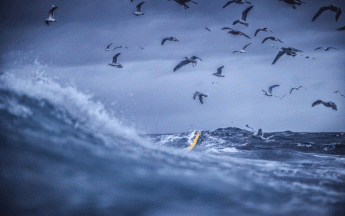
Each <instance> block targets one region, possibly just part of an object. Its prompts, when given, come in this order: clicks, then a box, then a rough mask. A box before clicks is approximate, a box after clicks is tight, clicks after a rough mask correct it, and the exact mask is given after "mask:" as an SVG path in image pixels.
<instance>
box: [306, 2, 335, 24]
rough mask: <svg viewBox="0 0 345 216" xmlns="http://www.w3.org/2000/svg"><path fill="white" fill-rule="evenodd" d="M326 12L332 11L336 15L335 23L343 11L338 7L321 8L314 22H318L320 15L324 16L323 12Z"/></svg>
mask: <svg viewBox="0 0 345 216" xmlns="http://www.w3.org/2000/svg"><path fill="white" fill-rule="evenodd" d="M326 10H331V11H332V12H335V13H336V14H335V21H336V22H337V21H338V19H339V17H340V15H341V10H340V8H339V7H337V6H335V5H329V6H325V7H321V8H320V10H319V11H318V12H317V13H316V14H315V16H314V18H313V20H312V21H314V20H316V18H318V17H319V16H320V14H322V12H324V11H326Z"/></svg>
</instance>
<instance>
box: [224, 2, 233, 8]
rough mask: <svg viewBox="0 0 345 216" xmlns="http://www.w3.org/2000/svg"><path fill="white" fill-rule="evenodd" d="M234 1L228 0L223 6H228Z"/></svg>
mask: <svg viewBox="0 0 345 216" xmlns="http://www.w3.org/2000/svg"><path fill="white" fill-rule="evenodd" d="M234 2H235V1H228V2H227V3H226V4H225V5H224V6H223V8H225V7H226V6H228V5H229V4H231V3H234Z"/></svg>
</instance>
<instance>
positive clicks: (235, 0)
mask: <svg viewBox="0 0 345 216" xmlns="http://www.w3.org/2000/svg"><path fill="white" fill-rule="evenodd" d="M232 3H236V4H244V3H247V4H252V3H250V2H248V1H246V0H233V1H228V2H227V3H226V4H225V5H224V6H223V8H225V7H227V6H228V5H230V4H232Z"/></svg>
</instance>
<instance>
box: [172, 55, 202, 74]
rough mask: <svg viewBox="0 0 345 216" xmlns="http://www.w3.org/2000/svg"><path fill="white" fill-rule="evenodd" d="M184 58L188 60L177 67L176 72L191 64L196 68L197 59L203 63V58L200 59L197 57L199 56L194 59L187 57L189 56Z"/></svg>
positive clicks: (193, 57)
mask: <svg viewBox="0 0 345 216" xmlns="http://www.w3.org/2000/svg"><path fill="white" fill-rule="evenodd" d="M184 58H185V59H186V60H183V61H181V62H180V63H179V64H178V65H176V67H175V68H174V72H175V71H177V70H178V69H180V68H181V67H183V66H185V65H187V64H189V63H192V66H193V67H194V66H195V65H197V64H198V62H197V59H199V60H200V61H202V60H201V58H199V57H197V56H192V57H187V56H186V57H184Z"/></svg>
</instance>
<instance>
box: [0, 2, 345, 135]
mask: <svg viewBox="0 0 345 216" xmlns="http://www.w3.org/2000/svg"><path fill="white" fill-rule="evenodd" d="M195 1H196V2H197V3H198V4H193V3H188V5H189V6H190V8H189V9H187V10H185V9H184V8H183V6H181V5H179V4H177V3H176V2H173V1H167V0H146V3H145V4H143V6H142V11H143V12H144V13H145V15H144V16H139V17H137V16H134V15H133V12H134V11H136V5H137V4H138V3H140V2H141V1H140V0H137V1H134V2H133V3H132V2H131V1H130V0H113V1H109V0H107V1H95V0H73V1H70V0H68V1H67V0H62V1H50V0H45V1H43V0H36V1H19V0H12V1H7V2H5V3H4V2H2V3H1V4H2V5H1V7H0V10H1V11H0V17H1V23H0V27H1V32H2V33H1V35H0V40H1V43H0V54H1V59H0V64H1V66H0V67H1V70H2V71H9V72H11V73H16V74H17V75H18V76H27V75H29V74H33V73H34V72H35V71H36V70H37V68H35V67H37V65H34V63H33V62H34V61H35V59H38V60H39V62H40V63H41V64H42V65H45V67H44V69H42V70H44V72H45V74H46V75H47V76H51V77H58V78H59V81H60V82H62V83H66V82H68V83H72V84H74V85H76V86H77V88H78V89H80V90H81V91H83V92H86V93H92V94H94V99H95V100H97V101H101V102H102V103H104V104H105V106H106V107H107V108H108V109H109V110H110V111H111V112H114V113H115V115H116V116H117V117H118V118H120V119H121V120H123V121H124V122H126V123H128V124H132V125H135V126H136V127H137V128H138V129H140V130H144V131H145V132H147V133H175V132H186V131H188V130H191V129H199V130H210V129H216V128H219V127H229V126H231V127H239V128H245V125H246V124H249V125H251V126H252V127H254V128H256V129H258V128H262V129H263V131H264V132H265V131H266V132H267V131H284V130H291V131H304V132H312V131H313V132H314V131H315V132H318V131H324V132H328V131H345V121H344V119H345V98H344V97H341V96H340V94H334V93H333V92H334V91H335V90H340V91H341V92H342V93H343V94H345V85H344V84H345V73H344V72H345V71H344V69H345V40H344V36H345V31H338V30H336V29H338V28H340V27H343V26H345V14H342V15H341V16H340V18H339V20H338V22H335V13H333V12H331V11H325V12H324V13H323V14H321V15H320V16H319V17H318V18H317V19H316V20H315V21H314V22H311V20H312V18H313V16H314V15H315V14H316V12H317V11H318V10H319V8H320V7H322V6H327V5H330V4H335V5H337V6H339V7H340V8H341V9H342V10H343V11H345V2H344V1H343V0H334V1H324V0H305V1H306V4H302V5H300V6H297V9H295V10H294V9H293V8H292V6H291V5H289V4H287V3H285V2H283V1H279V0H251V2H252V3H253V4H252V5H254V7H253V9H252V10H251V11H250V12H249V13H248V17H247V21H248V22H249V23H250V25H249V27H246V26H243V25H240V24H237V25H234V26H233V25H232V23H233V21H235V20H236V19H239V18H240V17H241V14H242V11H243V10H245V9H246V8H247V7H249V6H250V5H249V4H244V5H240V4H231V5H229V6H228V7H226V8H225V9H222V7H223V5H224V4H225V3H226V2H227V1H226V0H212V1H211V0H209V1H208V0H195ZM52 4H54V5H56V6H58V8H57V9H56V10H55V18H56V19H58V22H56V23H51V24H50V25H49V26H47V25H46V24H45V23H44V21H45V19H46V18H47V17H48V11H49V10H50V8H51V5H52ZM205 27H208V28H209V29H211V32H209V31H206V30H205ZM222 27H231V28H233V29H235V30H240V31H243V32H244V33H245V34H247V35H249V36H250V37H251V38H252V39H248V38H245V37H243V36H238V35H237V36H235V35H231V34H227V31H222V30H221V28H222ZM261 27H268V28H269V29H271V30H272V31H273V33H270V32H268V33H266V32H260V33H258V35H257V36H256V37H254V33H255V30H256V29H257V28H261ZM167 36H174V37H176V38H177V39H178V40H179V41H180V42H170V41H168V42H166V43H165V44H164V46H162V45H161V41H162V39H163V38H164V37H167ZM268 36H275V37H278V38H279V39H280V40H282V41H283V42H284V43H279V42H275V41H270V40H268V41H266V42H265V43H264V44H262V43H261V42H262V40H263V39H264V38H265V37H268ZM110 43H112V44H113V45H112V46H111V47H110V51H108V52H107V51H105V50H104V48H105V46H106V45H108V44H110ZM248 43H252V44H251V45H250V46H248V47H247V49H246V51H247V53H244V54H241V53H233V51H235V50H240V49H242V47H243V46H244V45H246V44H248ZM120 45H122V46H128V49H117V50H116V51H113V48H114V47H115V46H120ZM271 45H274V46H275V47H279V48H280V47H282V46H283V47H290V46H291V47H295V48H297V49H300V50H302V51H303V53H301V54H302V55H303V56H300V55H298V56H296V57H291V56H286V55H284V56H282V57H281V58H280V59H279V60H278V62H277V63H276V64H275V65H272V64H271V63H272V61H273V59H274V58H275V56H276V55H277V53H278V51H279V50H277V49H276V48H275V47H271ZM319 46H323V47H327V46H333V47H336V48H337V50H330V51H327V52H326V51H324V50H317V51H315V50H314V49H315V48H316V47H319ZM140 47H143V48H144V49H140ZM118 52H121V53H122V54H121V55H120V56H119V58H118V61H119V62H120V63H122V64H123V65H124V66H125V67H124V68H121V69H119V68H113V67H110V66H107V64H108V63H110V62H111V60H112V57H113V56H114V55H115V54H116V53H118ZM192 55H196V56H198V57H200V58H201V59H202V60H203V61H201V62H199V64H198V65H197V66H195V67H192V65H186V66H184V67H183V68H181V69H180V70H178V71H177V72H173V68H174V67H175V66H176V65H177V64H178V63H179V62H180V61H181V60H182V59H183V58H184V57H185V56H192ZM305 56H310V58H305ZM312 58H315V60H313V59H312ZM220 66H224V68H223V75H224V76H225V77H224V78H219V77H215V76H212V73H214V72H216V70H217V68H218V67H220ZM213 81H215V82H218V84H212V82H213ZM274 84H278V85H280V86H279V87H278V88H275V89H274V91H273V94H275V95H278V96H282V95H284V94H288V95H287V96H286V97H285V98H283V99H282V100H281V99H279V98H277V97H267V96H264V95H263V92H262V89H265V90H267V89H268V87H269V86H270V85H274ZM300 85H302V86H304V87H305V88H307V89H308V90H305V89H300V90H299V91H293V92H292V94H291V95H290V94H289V91H290V89H291V88H292V87H298V86H300ZM194 91H201V92H203V93H208V94H209V97H207V98H204V104H203V105H202V104H200V103H199V102H198V101H197V100H195V101H194V100H193V98H192V96H193V94H192V93H193V92H194ZM318 99H321V100H324V101H333V102H335V103H336V104H337V106H338V111H334V110H332V109H330V108H327V107H324V106H322V105H321V106H316V107H313V108H312V107H311V104H312V103H313V102H314V101H315V100H318Z"/></svg>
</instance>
